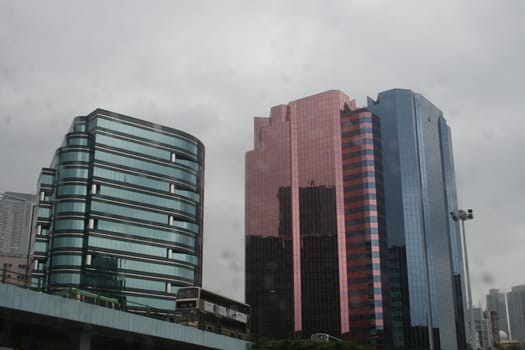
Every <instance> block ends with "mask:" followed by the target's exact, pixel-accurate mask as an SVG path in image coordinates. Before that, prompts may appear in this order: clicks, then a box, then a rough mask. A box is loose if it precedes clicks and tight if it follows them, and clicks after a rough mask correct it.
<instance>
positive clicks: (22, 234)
mask: <svg viewBox="0 0 525 350" xmlns="http://www.w3.org/2000/svg"><path fill="white" fill-rule="evenodd" d="M35 203H36V196H35V195H34V194H27V193H17V192H6V193H4V194H0V255H4V256H13V257H14V256H18V257H22V256H23V257H25V256H27V254H28V253H30V252H29V250H28V249H29V244H30V242H29V237H30V229H31V217H32V213H33V205H34V204H35Z"/></svg>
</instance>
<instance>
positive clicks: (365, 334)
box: [246, 91, 389, 346]
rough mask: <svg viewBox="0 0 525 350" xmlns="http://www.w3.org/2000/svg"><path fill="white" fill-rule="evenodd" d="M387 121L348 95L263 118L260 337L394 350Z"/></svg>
mask: <svg viewBox="0 0 525 350" xmlns="http://www.w3.org/2000/svg"><path fill="white" fill-rule="evenodd" d="M379 129H380V126H379V120H378V118H377V117H375V116H374V115H372V113H370V112H369V111H368V110H366V109H358V108H356V106H355V101H351V100H350V99H349V98H348V96H346V95H344V94H343V93H342V92H340V91H328V92H325V93H321V94H318V95H314V96H310V97H306V98H303V99H300V100H296V101H293V102H290V103H289V104H288V105H280V106H275V107H273V108H272V110H271V115H270V118H256V119H255V133H254V139H255V140H254V143H255V145H254V150H252V151H250V152H248V153H247V154H246V235H247V237H246V301H247V303H249V304H251V307H252V309H251V310H252V323H251V325H252V333H254V334H255V335H257V336H261V337H269V338H285V339H286V338H290V337H297V336H299V337H310V336H311V335H312V334H314V333H328V334H330V335H332V336H335V337H342V338H347V339H348V338H350V339H353V340H356V341H358V342H361V343H365V344H369V345H374V346H384V345H385V344H388V342H389V340H388V329H386V325H387V324H388V318H389V312H388V308H387V305H388V300H389V289H388V280H387V279H386V277H385V274H386V236H385V223H384V215H383V213H384V207H383V176H382V169H381V141H380V136H379V132H380V131H379Z"/></svg>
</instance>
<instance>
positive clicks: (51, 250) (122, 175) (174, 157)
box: [33, 109, 204, 311]
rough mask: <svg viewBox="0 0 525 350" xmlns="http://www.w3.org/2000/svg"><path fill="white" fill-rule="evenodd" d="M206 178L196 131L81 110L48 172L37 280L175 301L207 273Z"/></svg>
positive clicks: (136, 302)
mask: <svg viewBox="0 0 525 350" xmlns="http://www.w3.org/2000/svg"><path fill="white" fill-rule="evenodd" d="M203 188H204V146H203V144H202V143H201V142H200V141H199V140H197V139H196V138H195V137H193V136H191V135H189V134H187V133H184V132H182V131H179V130H176V129H172V128H168V127H165V126H160V125H157V124H153V123H150V122H147V121H144V120H140V119H136V118H132V117H128V116H124V115H121V114H117V113H113V112H110V111H106V110H102V109H97V110H95V111H93V112H92V113H90V114H89V115H87V116H82V117H77V118H75V119H74V120H73V123H72V125H71V129H70V130H69V132H68V133H67V134H66V136H65V138H64V141H63V143H62V145H61V146H60V147H59V148H58V149H57V151H56V153H55V155H54V157H53V160H52V163H51V165H50V166H49V167H48V168H44V169H43V170H42V173H41V176H40V179H39V183H38V191H39V203H38V210H37V211H36V212H37V214H36V220H35V223H36V229H35V231H36V235H35V249H34V251H35V252H34V258H33V261H34V262H33V263H34V269H33V285H34V286H39V287H40V288H44V289H47V290H48V291H51V292H53V291H60V290H63V289H67V288H71V287H75V288H80V289H85V290H89V291H92V292H95V293H98V294H101V295H104V296H111V297H115V298H118V299H119V300H120V301H121V302H122V303H126V304H127V307H128V309H133V308H136V309H138V310H140V309H144V307H145V306H148V307H154V308H157V309H162V310H168V311H173V310H174V309H175V295H176V291H177V288H178V287H180V286H193V285H197V286H199V285H201V283H202V215H203V201H202V199H203V198H202V195H203Z"/></svg>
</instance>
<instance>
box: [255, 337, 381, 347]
mask: <svg viewBox="0 0 525 350" xmlns="http://www.w3.org/2000/svg"><path fill="white" fill-rule="evenodd" d="M371 349H373V348H370V347H367V346H363V345H358V344H355V343H352V342H346V341H337V342H320V341H313V340H304V339H303V340H271V341H269V340H261V341H258V342H256V343H255V344H254V345H253V347H252V350H371Z"/></svg>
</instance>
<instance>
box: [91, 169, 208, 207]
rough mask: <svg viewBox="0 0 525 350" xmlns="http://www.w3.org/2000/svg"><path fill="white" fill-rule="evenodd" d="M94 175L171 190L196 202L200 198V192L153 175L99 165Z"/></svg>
mask: <svg viewBox="0 0 525 350" xmlns="http://www.w3.org/2000/svg"><path fill="white" fill-rule="evenodd" d="M93 175H94V176H97V177H101V178H104V179H108V180H112V181H118V182H123V183H129V184H132V185H136V186H141V187H147V188H151V189H155V190H161V191H166V192H168V191H169V192H170V193H175V194H177V195H180V196H183V197H186V198H188V199H191V200H194V201H196V202H199V200H200V197H199V194H197V193H195V192H192V191H186V190H181V189H178V188H175V185H174V184H173V183H169V182H167V181H162V180H158V179H154V178H151V177H146V176H145V175H135V174H130V173H126V172H122V171H117V170H110V169H105V168H100V167H98V166H95V167H94V169H93Z"/></svg>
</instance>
